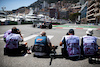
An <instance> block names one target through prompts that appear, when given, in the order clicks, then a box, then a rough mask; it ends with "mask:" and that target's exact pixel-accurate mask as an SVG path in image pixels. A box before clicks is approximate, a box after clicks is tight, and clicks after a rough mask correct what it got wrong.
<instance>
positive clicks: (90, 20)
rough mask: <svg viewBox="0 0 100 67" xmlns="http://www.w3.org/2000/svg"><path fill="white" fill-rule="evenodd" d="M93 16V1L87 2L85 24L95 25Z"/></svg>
mask: <svg viewBox="0 0 100 67" xmlns="http://www.w3.org/2000/svg"><path fill="white" fill-rule="evenodd" d="M94 14H95V1H89V3H88V8H87V16H86V17H87V23H91V24H95V22H96V18H95V17H94Z"/></svg>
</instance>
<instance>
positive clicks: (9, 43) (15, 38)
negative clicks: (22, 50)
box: [5, 27, 23, 49]
mask: <svg viewBox="0 0 100 67" xmlns="http://www.w3.org/2000/svg"><path fill="white" fill-rule="evenodd" d="M16 32H17V28H16V27H13V28H12V33H11V34H9V35H8V36H7V37H6V46H5V48H9V49H14V48H18V45H19V42H20V41H23V39H22V38H21V36H20V34H16Z"/></svg>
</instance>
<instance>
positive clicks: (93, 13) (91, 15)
mask: <svg viewBox="0 0 100 67" xmlns="http://www.w3.org/2000/svg"><path fill="white" fill-rule="evenodd" d="M90 16H94V13H93V14H90V15H87V16H86V17H90Z"/></svg>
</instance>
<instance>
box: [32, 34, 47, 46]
mask: <svg viewBox="0 0 100 67" xmlns="http://www.w3.org/2000/svg"><path fill="white" fill-rule="evenodd" d="M36 44H41V45H46V44H47V37H46V36H37V37H36V39H35V43H34V45H36Z"/></svg>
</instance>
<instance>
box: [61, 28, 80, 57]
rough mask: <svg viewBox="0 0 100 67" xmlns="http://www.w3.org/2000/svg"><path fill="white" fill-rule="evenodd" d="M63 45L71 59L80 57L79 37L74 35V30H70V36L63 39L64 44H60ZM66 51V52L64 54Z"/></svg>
mask: <svg viewBox="0 0 100 67" xmlns="http://www.w3.org/2000/svg"><path fill="white" fill-rule="evenodd" d="M63 44H64V45H63ZM62 45H63V46H64V47H63V48H64V49H66V51H67V55H68V56H69V57H79V56H80V46H79V37H78V36H75V35H74V30H73V29H70V30H69V32H68V35H66V36H64V37H63V39H62V42H60V46H62ZM66 51H65V50H64V51H62V53H63V52H66ZM65 55H66V54H65Z"/></svg>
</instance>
